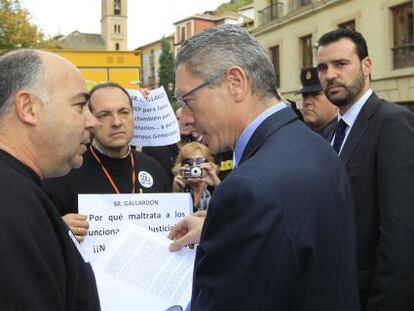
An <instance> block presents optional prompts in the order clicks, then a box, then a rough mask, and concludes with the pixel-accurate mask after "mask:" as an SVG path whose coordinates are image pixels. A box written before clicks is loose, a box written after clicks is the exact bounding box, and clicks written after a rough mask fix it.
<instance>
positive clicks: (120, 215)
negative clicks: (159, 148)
mask: <svg viewBox="0 0 414 311" xmlns="http://www.w3.org/2000/svg"><path fill="white" fill-rule="evenodd" d="M78 205H79V213H80V214H84V215H86V216H87V219H88V222H89V230H88V232H87V234H86V237H85V240H84V241H83V242H82V243H81V248H82V252H83V254H84V255H85V256H86V257H87V258H88V259H89V260H90V262H91V263H92V264H93V263H94V262H95V261H96V260H97V258H98V256H99V254H100V253H102V252H104V251H105V249H106V244H107V243H109V242H110V241H111V240H112V239H113V238H114V237H115V236H116V235H117V234H118V233H119V232H120V229H121V228H122V227H123V226H124V225H125V224H126V223H127V222H132V223H135V224H136V225H138V226H140V227H144V228H147V229H148V230H150V231H152V232H155V233H158V234H161V235H164V236H167V235H168V233H169V232H170V230H171V229H172V228H173V227H174V225H175V224H176V223H178V222H179V221H180V220H181V219H182V218H183V217H185V216H187V215H189V214H190V213H191V211H192V202H191V197H190V195H189V194H188V193H156V194H151V193H145V194H80V195H79V196H78Z"/></svg>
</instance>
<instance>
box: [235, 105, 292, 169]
mask: <svg viewBox="0 0 414 311" xmlns="http://www.w3.org/2000/svg"><path fill="white" fill-rule="evenodd" d="M297 119H298V116H297V115H296V114H295V113H294V112H293V111H292V110H291V109H289V108H284V109H282V110H280V111H278V112H276V113H274V114H272V115H271V116H269V117H268V118H267V119H265V120H264V121H263V122H262V124H260V125H259V127H258V128H257V129H256V130H255V132H254V133H253V135H252V137H251V138H250V140H249V142H248V143H247V146H246V149H245V150H244V152H243V155H242V157H241V159H240V162H239V165H240V164H241V163H243V162H244V161H245V160H247V159H248V158H250V157H251V156H252V155H253V154H254V153H255V152H256V150H257V149H259V147H260V146H261V145H262V144H263V143H264V142H265V141H266V139H267V138H268V137H269V136H270V135H271V134H273V133H274V132H276V131H277V130H278V129H280V128H281V127H283V126H285V125H286V124H288V123H290V122H292V121H294V120H297Z"/></svg>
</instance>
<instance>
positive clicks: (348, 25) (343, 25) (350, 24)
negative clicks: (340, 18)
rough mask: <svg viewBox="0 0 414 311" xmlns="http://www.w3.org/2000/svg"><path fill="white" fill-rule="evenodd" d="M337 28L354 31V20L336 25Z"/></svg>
mask: <svg viewBox="0 0 414 311" xmlns="http://www.w3.org/2000/svg"><path fill="white" fill-rule="evenodd" d="M338 28H346V29H352V30H356V28H355V20H354V19H353V20H350V21H347V22H344V23H341V24H338Z"/></svg>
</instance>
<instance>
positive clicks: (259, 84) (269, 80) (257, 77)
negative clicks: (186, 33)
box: [175, 24, 278, 98]
mask: <svg viewBox="0 0 414 311" xmlns="http://www.w3.org/2000/svg"><path fill="white" fill-rule="evenodd" d="M181 63H183V64H185V65H186V67H187V69H188V70H190V72H191V73H193V74H194V75H196V76H198V77H200V78H202V79H204V80H207V79H209V78H211V77H213V76H215V75H218V74H219V73H220V72H223V73H224V71H225V70H227V69H228V68H229V67H231V66H240V67H241V68H242V69H243V70H244V71H245V73H246V75H247V78H248V80H249V83H250V88H251V91H252V93H253V94H255V95H258V96H261V97H264V98H271V97H278V95H277V94H278V93H277V88H276V75H275V69H274V67H273V64H272V62H271V60H270V58H269V55H268V54H267V53H266V50H265V49H264V48H263V46H262V45H260V43H259V42H258V41H257V40H256V39H255V38H254V37H253V36H252V35H250V34H249V33H248V32H247V31H246V30H244V29H243V28H241V27H239V26H235V25H230V24H223V25H220V26H216V27H212V28H208V29H206V30H204V31H202V32H200V33H198V34H196V35H194V36H193V37H191V38H190V39H189V40H186V41H184V42H183V43H182V45H181V48H180V50H179V52H178V54H177V56H176V58H175V70H177V67H178V65H180V64H181ZM210 86H211V87H214V86H217V83H216V84H215V83H212V84H210Z"/></svg>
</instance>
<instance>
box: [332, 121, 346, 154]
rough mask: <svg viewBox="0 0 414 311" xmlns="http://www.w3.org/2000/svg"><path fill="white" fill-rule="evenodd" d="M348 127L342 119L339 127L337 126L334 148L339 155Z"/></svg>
mask: <svg viewBox="0 0 414 311" xmlns="http://www.w3.org/2000/svg"><path fill="white" fill-rule="evenodd" d="M347 126H348V125H347V124H346V123H345V121H344V120H342V119H341V120H339V122H338V125H337V126H336V130H335V139H334V143H333V148H334V149H335V151H336V153H338V154H339V150H341V146H342V143H343V141H344V138H345V130H346V128H347Z"/></svg>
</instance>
